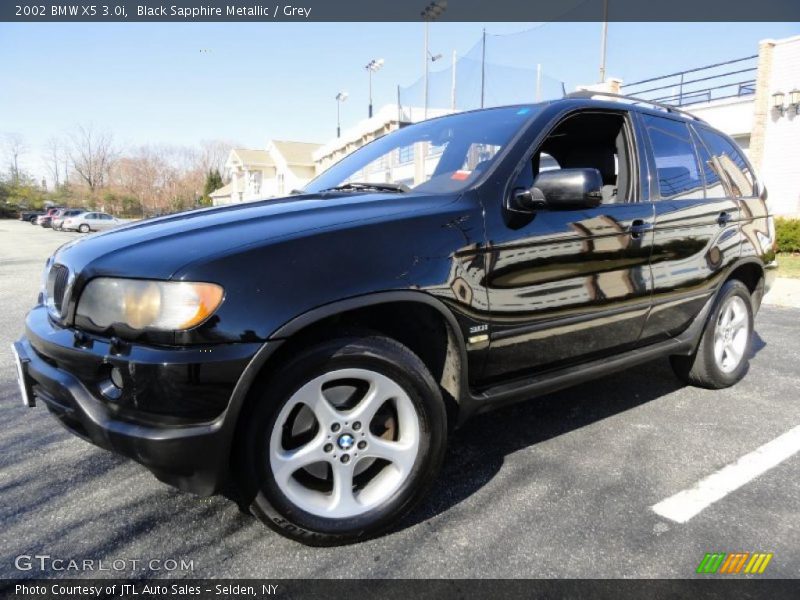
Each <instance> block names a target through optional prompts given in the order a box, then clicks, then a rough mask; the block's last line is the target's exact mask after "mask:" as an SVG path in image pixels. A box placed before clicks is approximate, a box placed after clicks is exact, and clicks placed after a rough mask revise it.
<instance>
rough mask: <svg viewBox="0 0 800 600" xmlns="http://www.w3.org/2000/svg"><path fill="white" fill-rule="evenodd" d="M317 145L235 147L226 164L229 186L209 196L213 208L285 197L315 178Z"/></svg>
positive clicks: (271, 142) (280, 143)
mask: <svg viewBox="0 0 800 600" xmlns="http://www.w3.org/2000/svg"><path fill="white" fill-rule="evenodd" d="M319 147H320V146H319V144H309V143H305V142H284V141H279V140H271V141H270V142H269V143H268V144H267V146H266V148H265V149H264V150H254V149H250V148H234V149H233V150H231V152H230V154H229V155H228V160H227V161H226V162H225V174H226V179H228V181H229V183H228V184H227V185H225V186H224V187H222V188H220V189H218V190H216V191H215V192H213V193H211V200H212V203H213V204H214V206H221V205H224V204H236V203H239V202H252V201H254V200H261V199H264V198H273V197H276V196H285V195H287V194H289V193H290V192H291V191H292V190H294V189H301V188H302V187H303V186H305V184H306V183H308V182H309V181H310V180H311V179H313V178H314V175H315V165H314V160H313V158H312V154H313V153H314V151H315V150H316V149H317V148H319Z"/></svg>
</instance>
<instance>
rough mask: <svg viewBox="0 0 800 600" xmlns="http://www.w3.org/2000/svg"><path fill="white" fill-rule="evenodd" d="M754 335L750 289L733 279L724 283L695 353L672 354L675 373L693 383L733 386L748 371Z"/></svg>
mask: <svg viewBox="0 0 800 600" xmlns="http://www.w3.org/2000/svg"><path fill="white" fill-rule="evenodd" d="M752 339H753V304H752V300H751V297H750V291H749V290H748V289H747V286H745V285H744V284H743V283H742V282H741V281H738V280H735V279H732V280H730V281H728V282H726V283H725V284H724V285H723V286H722V289H721V290H720V292H719V295H718V297H717V302H716V304H715V306H714V310H713V312H712V314H711V315H710V317H709V319H708V323H706V327H705V329H704V330H703V335H702V337H701V338H700V343H699V344H698V346H697V349H696V350H695V352H694V354H692V355H690V356H671V357H670V362H671V364H672V368H673V370H674V371H675V374H676V375H677V376H678V377H679V378H680V379H682V380H683V381H684V382H686V383H688V384H690V385H694V386H697V387H703V388H708V389H721V388H726V387H730V386H732V385H733V384H735V383H737V382H738V381H740V380H741V379H742V377H744V375H745V373H747V369H748V366H749V358H750V348H751V345H752Z"/></svg>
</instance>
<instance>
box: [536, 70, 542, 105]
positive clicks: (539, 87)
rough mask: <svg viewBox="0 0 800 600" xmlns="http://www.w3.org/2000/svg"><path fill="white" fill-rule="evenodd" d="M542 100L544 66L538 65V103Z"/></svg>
mask: <svg viewBox="0 0 800 600" xmlns="http://www.w3.org/2000/svg"><path fill="white" fill-rule="evenodd" d="M541 100H542V64H541V63H539V64H537V65H536V101H537V102H541Z"/></svg>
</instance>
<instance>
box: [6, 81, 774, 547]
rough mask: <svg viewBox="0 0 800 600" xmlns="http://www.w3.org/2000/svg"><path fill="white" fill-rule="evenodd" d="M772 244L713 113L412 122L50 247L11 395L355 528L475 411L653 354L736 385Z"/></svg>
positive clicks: (764, 214) (277, 503)
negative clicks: (262, 191) (264, 184)
mask: <svg viewBox="0 0 800 600" xmlns="http://www.w3.org/2000/svg"><path fill="white" fill-rule="evenodd" d="M587 96H588V95H587ZM774 242H775V232H774V227H773V223H772V218H771V217H770V214H769V209H768V206H767V204H766V201H765V193H764V190H763V188H762V187H761V185H760V184H759V182H758V181H757V179H756V177H755V174H754V173H753V169H752V168H751V166H750V164H749V163H748V161H747V159H746V158H745V157H744V156H743V155H742V153H741V151H740V150H739V149H738V148H737V146H736V144H735V143H733V142H732V141H731V139H730V138H728V137H727V136H725V135H723V134H721V133H720V132H719V131H716V130H714V129H713V128H711V127H709V126H708V125H707V124H706V123H704V122H703V121H700V120H698V119H695V118H693V117H691V116H689V115H686V114H683V113H681V112H680V111H678V110H676V109H672V108H668V107H659V106H658V105H653V104H644V103H642V102H641V101H638V102H634V101H632V99H622V98H605V99H602V100H600V99H593V98H589V97H583V96H581V97H567V98H564V99H562V100H558V101H554V102H549V103H543V104H536V105H525V106H512V107H502V108H492V109H486V110H480V111H474V112H465V113H459V114H453V115H449V116H445V117H441V118H437V119H432V120H429V121H425V122H422V123H418V124H415V125H409V126H406V127H403V128H401V129H399V130H398V131H395V132H393V133H391V134H389V135H386V136H384V137H381V138H380V139H377V140H375V141H373V142H371V143H370V144H368V145H366V146H364V147H363V148H361V149H359V150H358V151H356V152H354V153H352V154H350V155H349V156H347V157H346V158H344V159H342V160H341V161H340V162H338V163H337V164H335V165H334V166H332V167H331V168H330V169H328V170H327V171H326V172H324V173H322V174H321V175H320V176H318V177H317V178H316V179H315V180H314V181H312V182H311V183H310V184H309V185H308V186H307V187H306V188H305V189H304V190H303V191H302V192H301V193H298V194H296V195H293V196H290V197H288V198H282V199H277V200H264V201H259V202H254V203H247V204H239V205H235V206H227V207H222V208H210V209H205V210H200V211H195V212H191V213H182V214H179V215H174V216H168V217H163V218H160V219H155V220H151V221H147V222H142V223H139V224H133V225H131V226H128V227H124V228H122V229H119V230H116V231H113V232H109V233H106V234H101V235H96V236H92V237H91V238H89V239H83V240H80V241H76V242H72V243H70V244H68V245H66V246H63V247H62V248H60V249H59V250H58V251H57V252H56V253H55V255H54V256H53V257H52V258H50V259H49V260H48V262H47V265H46V269H47V271H46V274H45V277H44V280H43V289H42V292H41V295H40V297H39V302H38V304H37V306H36V307H35V308H34V309H33V310H32V311H31V312H30V313H29V314H28V316H27V321H26V333H25V336H24V337H23V338H22V339H21V340H19V341H18V342H16V343H15V344H14V347H15V351H16V354H17V357H18V366H19V372H20V382H21V388H22V394H23V398H24V400H25V402H26V404H28V405H29V406H32V405H33V404H34V403H35V402H36V401H41V402H42V403H44V404H45V405H46V406H47V408H48V409H49V410H50V411H51V412H52V413H53V414H54V415H55V416H56V417H57V418H58V419H59V420H60V421H61V422H62V423H63V424H64V425H65V426H66V427H67V428H68V429H69V430H70V431H71V432H73V433H75V434H76V435H78V436H81V437H83V438H84V439H86V440H88V441H90V442H92V443H94V444H97V445H98V446H101V447H103V448H107V449H110V450H113V451H116V452H119V453H121V454H124V455H126V456H129V457H131V458H133V459H134V460H136V461H138V462H140V463H142V464H143V465H145V466H146V467H147V468H148V469H150V470H151V471H152V472H153V473H154V474H155V475H156V476H157V477H158V478H159V479H161V480H163V481H165V482H168V483H170V484H172V485H175V486H177V487H179V488H182V489H185V490H190V491H193V492H196V493H198V494H210V493H213V492H215V491H218V490H220V489H221V488H222V486H223V485H224V486H225V489H228V488H229V487H231V486H228V485H227V484H228V483H229V482H231V483H233V484H235V486H233V487H235V489H236V490H237V493H238V498H239V499H240V501H241V502H242V503H243V505H244V506H248V507H249V508H250V510H251V511H252V512H253V513H254V514H255V515H256V516H258V517H259V518H260V519H262V520H263V521H264V522H266V523H267V524H269V525H270V526H272V527H273V528H275V529H276V530H278V531H279V532H281V533H283V534H285V535H288V536H291V537H293V538H296V539H299V540H302V541H305V542H307V543H310V544H320V545H321V544H337V543H345V542H348V541H353V540H357V539H362V538H364V537H367V536H370V535H375V534H376V533H378V532H381V531H383V530H386V529H387V528H389V527H391V526H392V524H394V523H396V522H397V521H398V519H399V518H400V517H401V515H403V514H404V513H406V512H407V511H408V510H410V509H411V507H412V506H413V505H414V504H415V503H416V502H417V501H418V500H419V499H420V497H421V496H422V495H423V494H424V492H425V490H426V488H428V487H429V485H430V484H431V482H432V480H433V479H434V477H435V476H436V473H437V470H438V469H439V466H440V464H441V462H442V458H443V456H444V450H445V442H446V438H447V433H448V427H449V426H457V425H459V424H460V423H462V422H463V421H464V420H465V419H466V418H467V417H469V416H470V415H474V414H476V413H480V412H483V411H485V410H488V409H490V408H492V407H495V406H498V405H501V404H504V403H507V402H509V401H513V400H521V399H527V398H531V397H533V396H536V395H538V394H543V393H546V392H550V391H552V390H555V389H558V388H563V387H565V386H569V385H572V384H575V383H578V382H581V381H584V380H587V379H590V378H593V377H598V376H600V375H605V374H607V373H610V372H612V371H616V370H619V369H624V368H627V367H630V366H632V365H634V364H637V363H642V362H645V361H649V360H652V359H654V358H658V357H665V358H666V357H669V359H670V361H671V362H672V365H673V367H674V369H675V372H676V374H677V375H678V376H679V377H680V378H682V379H683V380H684V381H686V382H688V383H690V384H694V385H699V386H703V387H708V388H722V387H726V386H730V385H732V384H734V383H736V382H737V381H738V380H739V379H740V378H741V377H742V376H743V375H744V373H745V371H746V369H747V364H748V357H749V352H750V340H751V338H752V334H753V316H754V315H755V313H756V312H757V310H758V308H759V305H760V301H761V298H762V296H763V294H764V293H765V291H766V289H767V288H768V285H769V282H770V280H771V275H772V274H773V273H774V270H773V269H772V268H771V267H773V266H774Z"/></svg>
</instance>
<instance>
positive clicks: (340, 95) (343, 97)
mask: <svg viewBox="0 0 800 600" xmlns="http://www.w3.org/2000/svg"><path fill="white" fill-rule="evenodd" d="M345 100H347V92H339V93H338V94H336V137H337V138H340V137H342V121H341V114H340V112H339V109H340V107H341V106H342V102H344V101H345Z"/></svg>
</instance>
